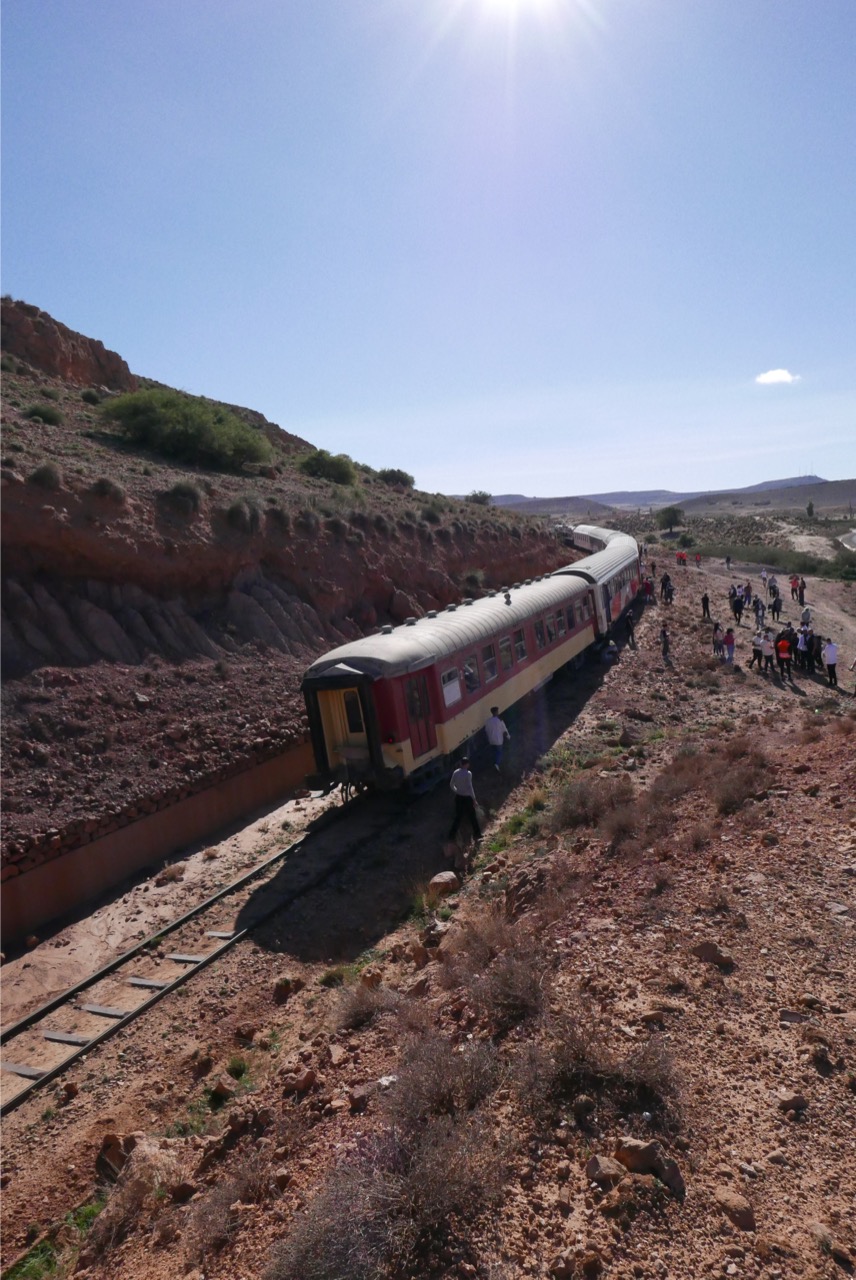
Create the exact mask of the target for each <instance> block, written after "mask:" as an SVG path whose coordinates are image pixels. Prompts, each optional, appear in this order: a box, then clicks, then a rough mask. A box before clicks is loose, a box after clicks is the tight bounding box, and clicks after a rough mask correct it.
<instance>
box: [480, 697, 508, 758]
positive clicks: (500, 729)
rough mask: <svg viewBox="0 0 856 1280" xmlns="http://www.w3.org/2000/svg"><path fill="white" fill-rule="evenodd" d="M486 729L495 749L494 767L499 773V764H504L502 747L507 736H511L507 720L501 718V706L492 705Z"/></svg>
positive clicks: (489, 740) (488, 738)
mask: <svg viewBox="0 0 856 1280" xmlns="http://www.w3.org/2000/svg"><path fill="white" fill-rule="evenodd" d="M484 731H485V733H486V734H487V740H488V742H489V743H490V745H491V748H492V750H493V767H494V769H496V771H497V773H499V766H500V765H501V764H502V748H503V747H504V746H505V740H506V738H510V737H511V734H510V733H509V732H508V729H507V728H506V726H505V721H504V720H500V718H499V707H491V709H490V719H489V720H488V721H487V723H486V724H485V727H484Z"/></svg>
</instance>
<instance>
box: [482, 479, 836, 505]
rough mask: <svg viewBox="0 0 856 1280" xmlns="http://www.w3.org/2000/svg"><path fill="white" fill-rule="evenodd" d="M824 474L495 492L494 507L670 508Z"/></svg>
mask: <svg viewBox="0 0 856 1280" xmlns="http://www.w3.org/2000/svg"><path fill="white" fill-rule="evenodd" d="M829 483H830V482H829V481H828V480H824V479H823V477H822V476H791V477H790V478H789V479H787V480H763V481H762V482H761V483H760V484H750V485H746V486H745V487H744V488H741V489H695V490H692V491H690V492H686V493H676V492H673V491H672V490H671V489H635V490H634V489H625V490H618V491H616V492H615V493H588V494H580V495H579V496H576V497H573V498H571V497H567V498H528V497H526V496H525V495H524V494H522V493H505V494H495V495H494V497H493V503H494V506H497V507H524V506H525V507H526V508H527V509H529V510H533V509H534V508H533V506H532V504H533V503H537V504H538V505H539V506H540V507H542V508H544V509H546V508H547V507H549V508H550V509H559V508H561V509H568V510H570V509H573V510H579V509H581V508H582V507H587V506H588V507H591V510H592V514H595V510H596V508H600V509H601V510H602V509H604V508H606V507H629V508H635V507H667V506H670V505H674V504H677V503H681V502H689V501H691V500H692V499H694V498H711V497H716V496H718V495H724V494H734V495H735V496H736V495H738V494H748V493H767V492H769V491H772V490H776V489H796V488H802V487H804V486H805V485H822V484H829Z"/></svg>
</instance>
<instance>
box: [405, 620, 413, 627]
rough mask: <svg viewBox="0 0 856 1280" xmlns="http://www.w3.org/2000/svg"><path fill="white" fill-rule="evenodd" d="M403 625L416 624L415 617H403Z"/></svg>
mask: <svg viewBox="0 0 856 1280" xmlns="http://www.w3.org/2000/svg"><path fill="white" fill-rule="evenodd" d="M404 625H405V626H406V627H415V626H416V619H415V618H405V619H404Z"/></svg>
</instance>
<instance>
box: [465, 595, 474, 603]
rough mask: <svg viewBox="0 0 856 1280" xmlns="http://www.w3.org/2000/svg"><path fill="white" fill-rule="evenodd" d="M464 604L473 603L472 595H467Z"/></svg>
mask: <svg viewBox="0 0 856 1280" xmlns="http://www.w3.org/2000/svg"><path fill="white" fill-rule="evenodd" d="M464 604H472V597H471V596H467V598H466V600H465V601H464Z"/></svg>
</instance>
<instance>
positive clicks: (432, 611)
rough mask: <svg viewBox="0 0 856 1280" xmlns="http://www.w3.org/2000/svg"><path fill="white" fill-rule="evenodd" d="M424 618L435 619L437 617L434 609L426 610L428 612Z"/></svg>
mask: <svg viewBox="0 0 856 1280" xmlns="http://www.w3.org/2000/svg"><path fill="white" fill-rule="evenodd" d="M425 617H426V618H436V617H437V610H436V609H429V610H428V612H427V613H426V615H425Z"/></svg>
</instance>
